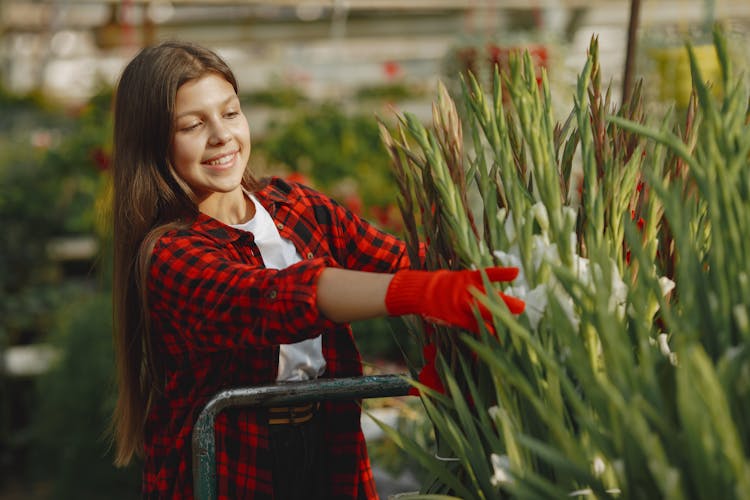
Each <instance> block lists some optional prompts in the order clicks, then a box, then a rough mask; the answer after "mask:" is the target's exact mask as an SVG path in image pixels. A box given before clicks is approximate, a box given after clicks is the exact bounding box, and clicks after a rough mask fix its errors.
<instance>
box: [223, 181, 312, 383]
mask: <svg viewBox="0 0 750 500" xmlns="http://www.w3.org/2000/svg"><path fill="white" fill-rule="evenodd" d="M248 196H249V197H250V199H251V200H252V201H253V203H254V204H255V216H254V217H253V218H252V219H250V220H249V221H247V222H245V223H244V224H236V225H233V226H232V227H234V228H237V229H242V230H243V231H249V232H251V233H253V236H254V237H255V244H256V245H258V249H259V250H260V255H261V257H263V263H264V264H265V266H266V267H267V268H269V269H284V268H285V267H289V266H291V265H292V264H294V263H296V262H300V261H301V260H302V257H301V256H300V255H299V253H298V252H297V249H296V248H294V245H293V244H292V242H291V241H289V240H286V239H284V238H282V237H281V235H280V234H279V230H278V229H277V228H276V224H275V223H274V222H273V219H272V218H271V214H269V213H268V210H266V209H265V208H264V207H263V205H261V204H260V202H259V201H258V200H257V199H256V198H255V196H253V195H252V194H250V193H248ZM322 345H323V344H322V341H321V337H320V335H318V336H317V337H315V338H312V339H306V340H303V341H301V342H297V343H294V344H282V345H281V346H280V347H279V372H278V376H277V377H276V380H277V381H279V382H285V381H286V382H288V381H295V380H311V379H315V378H317V377H318V376H319V375H322V374H323V372H324V371H325V369H326V360H325V359H324V358H323V347H322Z"/></svg>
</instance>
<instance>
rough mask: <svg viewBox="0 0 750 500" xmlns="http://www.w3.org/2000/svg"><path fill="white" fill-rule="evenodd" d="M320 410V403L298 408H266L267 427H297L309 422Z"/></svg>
mask: <svg viewBox="0 0 750 500" xmlns="http://www.w3.org/2000/svg"><path fill="white" fill-rule="evenodd" d="M319 408H320V402H317V401H316V402H315V403H307V404H305V405H300V406H274V407H270V408H268V425H288V424H291V425H298V424H304V423H305V422H307V421H309V420H311V419H312V418H313V417H314V416H315V414H316V413H317V412H318V409H319Z"/></svg>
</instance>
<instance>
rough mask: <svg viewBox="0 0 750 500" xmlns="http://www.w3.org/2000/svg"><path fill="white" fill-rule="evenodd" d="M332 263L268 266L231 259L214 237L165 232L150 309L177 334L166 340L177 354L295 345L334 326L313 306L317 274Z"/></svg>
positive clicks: (150, 287)
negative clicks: (250, 346) (166, 234)
mask: <svg viewBox="0 0 750 500" xmlns="http://www.w3.org/2000/svg"><path fill="white" fill-rule="evenodd" d="M331 266H335V263H334V262H333V261H332V260H331V259H328V258H316V259H310V260H306V261H304V262H300V263H298V264H295V265H294V266H290V267H288V268H286V269H283V270H273V269H265V268H263V267H258V266H253V265H250V264H246V263H243V262H239V261H236V260H233V259H231V258H229V257H227V255H226V253H225V252H224V251H223V249H221V248H218V247H217V246H216V245H215V244H214V243H213V242H211V241H209V240H205V239H202V238H199V237H190V236H183V237H180V236H169V237H167V236H164V237H162V239H161V240H160V241H159V242H158V243H157V245H156V246H155V248H154V253H153V256H152V263H151V268H150V275H149V279H148V292H149V302H150V306H151V311H152V312H151V314H152V317H153V318H154V319H155V320H156V321H159V322H162V326H166V327H167V328H165V330H167V331H176V332H180V336H179V339H177V338H175V339H174V340H173V341H172V342H171V344H172V345H168V347H169V349H170V350H173V351H174V350H178V351H181V350H184V349H187V348H190V347H192V348H197V349H203V350H220V349H230V348H235V347H240V346H247V345H250V344H252V345H254V346H263V345H265V346H271V345H278V344H282V343H293V342H298V341H300V340H303V339H305V338H310V337H314V336H315V335H317V334H319V333H320V332H321V331H322V330H325V329H331V328H333V326H334V323H333V322H331V321H330V320H328V319H326V318H325V317H324V316H322V315H321V314H320V312H319V311H318V308H317V306H316V295H317V287H316V282H317V279H318V277H319V275H320V273H321V272H322V271H323V269H324V268H325V267H331ZM164 322H166V323H167V324H166V325H164ZM165 341H167V342H168V343H170V341H169V339H165ZM185 341H187V342H188V343H189V344H190V346H183V345H182V344H183V343H184V342H185Z"/></svg>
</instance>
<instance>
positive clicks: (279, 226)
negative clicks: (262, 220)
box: [276, 222, 284, 229]
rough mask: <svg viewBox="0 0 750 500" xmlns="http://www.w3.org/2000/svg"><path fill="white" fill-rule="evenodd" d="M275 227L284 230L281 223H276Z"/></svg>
mask: <svg viewBox="0 0 750 500" xmlns="http://www.w3.org/2000/svg"><path fill="white" fill-rule="evenodd" d="M276 227H277V228H279V229H284V224H282V223H281V222H277V223H276Z"/></svg>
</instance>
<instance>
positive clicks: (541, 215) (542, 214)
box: [531, 201, 549, 233]
mask: <svg viewBox="0 0 750 500" xmlns="http://www.w3.org/2000/svg"><path fill="white" fill-rule="evenodd" d="M531 215H533V216H534V219H536V222H537V224H539V227H540V228H541V229H542V233H546V232H547V231H548V230H549V215H547V207H545V206H544V203H542V202H541V201H538V202H536V203H534V205H533V206H532V207H531Z"/></svg>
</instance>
